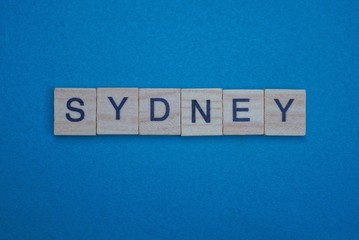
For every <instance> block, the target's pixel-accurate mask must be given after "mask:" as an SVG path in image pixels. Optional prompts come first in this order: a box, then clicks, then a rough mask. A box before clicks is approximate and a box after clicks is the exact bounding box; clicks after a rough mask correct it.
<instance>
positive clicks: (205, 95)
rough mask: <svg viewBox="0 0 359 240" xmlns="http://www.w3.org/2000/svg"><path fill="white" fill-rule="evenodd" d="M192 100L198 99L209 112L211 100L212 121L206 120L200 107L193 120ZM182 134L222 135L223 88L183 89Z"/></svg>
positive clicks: (204, 109) (196, 110) (203, 108)
mask: <svg viewBox="0 0 359 240" xmlns="http://www.w3.org/2000/svg"><path fill="white" fill-rule="evenodd" d="M192 100H196V101H197V102H198V104H199V105H200V107H201V109H202V110H203V112H204V113H205V114H206V113H207V111H206V110H207V107H206V106H207V100H209V101H210V119H209V120H210V122H208V123H207V122H206V121H205V120H204V118H203V117H202V115H201V114H200V113H199V111H198V109H197V108H195V113H196V118H195V120H196V121H195V122H194V123H193V122H192ZM181 104H182V106H181V111H182V112H181V114H182V117H181V119H182V122H181V124H182V136H206V135H208V136H209V135H213V136H215V135H222V89H220V88H212V89H211V88H207V89H182V90H181Z"/></svg>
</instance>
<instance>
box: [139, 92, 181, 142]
mask: <svg viewBox="0 0 359 240" xmlns="http://www.w3.org/2000/svg"><path fill="white" fill-rule="evenodd" d="M151 98H161V99H164V100H165V101H167V102H168V106H169V115H168V117H167V118H166V119H164V120H162V121H151V118H150V116H151V111H150V110H151ZM139 99H140V100H139V101H140V113H139V124H140V126H139V133H140V135H180V134H181V108H180V106H181V90H180V89H179V88H141V89H140V92H139ZM153 106H154V117H155V118H161V117H163V116H164V115H165V113H166V106H165V104H164V103H163V102H160V101H157V102H154V104H153Z"/></svg>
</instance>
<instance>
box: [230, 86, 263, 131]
mask: <svg viewBox="0 0 359 240" xmlns="http://www.w3.org/2000/svg"><path fill="white" fill-rule="evenodd" d="M223 134H224V135H263V134H264V90H223Z"/></svg>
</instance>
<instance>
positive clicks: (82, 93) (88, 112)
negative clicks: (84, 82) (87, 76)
mask: <svg viewBox="0 0 359 240" xmlns="http://www.w3.org/2000/svg"><path fill="white" fill-rule="evenodd" d="M71 98H78V99H81V101H82V102H83V105H82V106H81V103H80V102H79V101H72V102H71V104H70V106H71V107H74V108H77V109H81V110H82V111H83V113H84V118H83V120H81V121H78V122H72V121H70V120H68V118H67V117H66V114H69V117H70V118H71V119H80V117H81V113H79V112H76V111H71V110H69V109H68V107H67V102H68V101H69V100H70V99H71ZM54 134H55V135H81V136H84V135H96V89H95V88H55V91H54Z"/></svg>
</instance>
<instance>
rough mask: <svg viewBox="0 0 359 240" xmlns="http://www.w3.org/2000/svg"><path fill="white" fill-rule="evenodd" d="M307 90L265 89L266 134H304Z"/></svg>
mask: <svg viewBox="0 0 359 240" xmlns="http://www.w3.org/2000/svg"><path fill="white" fill-rule="evenodd" d="M305 132H306V93H305V90H284V89H283V90H277V89H266V90H265V135H274V136H304V135H305Z"/></svg>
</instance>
